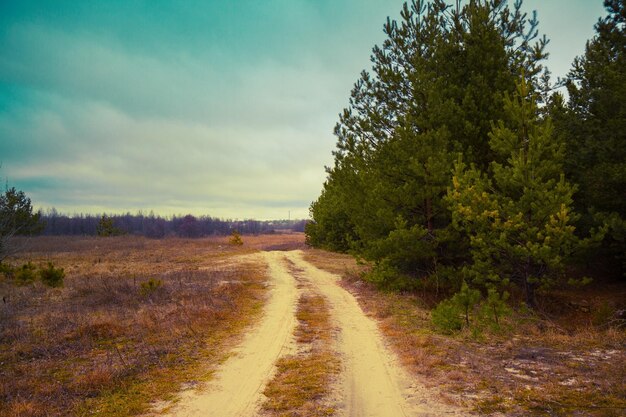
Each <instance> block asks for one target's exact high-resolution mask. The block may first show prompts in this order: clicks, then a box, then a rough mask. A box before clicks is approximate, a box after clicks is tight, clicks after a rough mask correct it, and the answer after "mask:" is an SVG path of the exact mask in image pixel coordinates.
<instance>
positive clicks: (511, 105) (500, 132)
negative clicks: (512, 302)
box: [447, 77, 577, 306]
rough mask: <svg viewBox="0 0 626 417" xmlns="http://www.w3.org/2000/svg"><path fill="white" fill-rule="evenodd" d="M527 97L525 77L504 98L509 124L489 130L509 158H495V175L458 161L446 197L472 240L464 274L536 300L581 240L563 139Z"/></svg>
mask: <svg viewBox="0 0 626 417" xmlns="http://www.w3.org/2000/svg"><path fill="white" fill-rule="evenodd" d="M529 97H531V94H530V91H529V88H528V84H527V82H526V80H525V79H524V78H523V77H522V80H521V82H520V83H519V85H518V88H517V92H516V94H515V95H514V96H513V97H509V96H508V95H506V96H505V99H504V110H505V115H506V117H507V119H508V120H509V123H510V126H507V125H505V123H504V122H502V121H500V122H498V123H497V124H494V127H493V130H492V132H491V134H490V135H489V137H490V140H489V145H490V147H491V149H492V151H493V152H494V153H495V154H497V156H498V160H503V161H505V162H503V163H500V162H496V161H494V162H492V163H491V165H490V169H491V172H492V177H493V178H492V179H491V178H489V177H488V175H487V173H486V172H484V171H482V170H481V169H479V168H478V167H477V166H475V165H471V166H470V168H467V166H466V165H465V164H464V163H463V162H462V161H459V162H458V163H457V164H456V169H455V175H454V178H453V186H452V187H451V188H450V190H449V192H448V196H447V200H448V202H449V203H450V205H451V208H452V216H453V220H454V223H455V225H456V227H457V228H459V229H461V230H463V231H464V232H465V233H467V234H468V235H469V236H470V240H471V254H472V263H471V265H470V266H469V267H468V268H465V271H464V272H465V274H466V277H467V278H469V279H470V280H471V281H472V283H474V284H475V285H481V286H485V287H487V288H494V287H497V286H501V285H507V284H508V283H509V282H513V283H515V284H518V285H519V286H520V287H521V288H522V289H523V290H524V291H525V294H526V301H527V303H528V304H529V305H531V306H532V305H534V303H535V290H536V289H537V288H539V287H541V286H547V285H550V284H552V283H553V282H554V279H555V278H556V276H557V275H558V273H559V271H560V270H561V268H562V267H563V264H564V260H565V259H566V257H567V256H568V255H569V254H571V252H572V250H573V249H574V247H575V245H576V243H577V238H576V236H575V235H574V230H575V228H574V226H573V225H572V222H573V221H575V220H576V215H575V214H574V213H573V212H572V194H573V192H574V187H573V186H572V185H570V184H569V183H568V182H567V181H565V178H564V175H563V173H562V164H563V156H564V146H563V143H562V142H561V141H560V140H559V138H558V136H555V135H554V134H553V126H552V122H551V120H550V119H545V120H540V119H539V117H538V109H537V106H536V104H535V103H534V100H533V99H532V98H529Z"/></svg>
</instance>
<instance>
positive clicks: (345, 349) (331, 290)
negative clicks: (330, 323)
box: [285, 251, 463, 417]
mask: <svg viewBox="0 0 626 417" xmlns="http://www.w3.org/2000/svg"><path fill="white" fill-rule="evenodd" d="M285 256H286V257H287V258H288V259H289V260H291V261H292V262H293V263H294V265H295V266H296V267H297V268H298V269H301V270H302V271H303V272H304V273H303V275H304V276H306V277H307V279H308V280H309V281H310V282H311V283H312V284H313V285H314V286H315V287H316V288H317V289H318V290H319V292H320V294H322V295H323V296H324V297H326V298H327V299H328V301H329V303H330V305H331V311H332V315H333V317H334V319H335V320H336V321H337V323H338V326H339V329H340V332H339V334H340V337H339V340H338V345H337V347H338V350H339V353H340V354H341V357H342V360H343V364H344V372H343V374H342V379H343V381H342V386H343V387H342V388H343V398H344V407H343V410H342V411H341V413H340V415H342V416H346V417H403V416H405V417H409V416H410V417H435V416H461V415H463V414H462V413H461V412H459V410H456V409H454V408H452V407H448V406H446V405H443V404H440V403H438V402H435V401H433V400H432V398H431V397H430V395H429V393H427V392H426V390H425V388H424V387H422V386H420V385H419V384H417V383H415V381H414V380H412V379H411V378H410V376H409V375H408V373H407V372H406V371H405V370H404V369H403V368H402V367H401V366H400V365H399V363H398V360H397V358H396V355H395V354H394V353H393V352H392V351H391V350H389V348H387V347H386V346H385V343H384V340H383V337H382V335H381V333H380V331H379V329H378V326H377V324H376V322H375V321H374V320H373V319H371V318H369V317H367V316H366V315H365V314H364V313H363V310H362V309H361V307H360V306H359V304H358V302H357V300H356V298H355V297H354V296H353V295H352V294H351V293H350V292H348V291H347V290H345V289H344V288H342V287H340V286H339V285H338V283H337V281H338V280H339V277H338V276H337V275H334V274H331V273H329V272H326V271H323V270H320V269H318V268H316V267H315V266H313V265H311V264H310V263H308V262H306V261H305V260H304V259H303V258H302V252H301V251H293V252H289V253H287V254H286V255H285Z"/></svg>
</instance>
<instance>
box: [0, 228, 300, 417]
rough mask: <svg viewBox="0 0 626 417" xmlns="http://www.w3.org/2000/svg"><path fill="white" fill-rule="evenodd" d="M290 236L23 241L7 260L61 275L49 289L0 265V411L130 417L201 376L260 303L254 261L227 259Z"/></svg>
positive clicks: (260, 271) (286, 241) (261, 274)
mask: <svg viewBox="0 0 626 417" xmlns="http://www.w3.org/2000/svg"><path fill="white" fill-rule="evenodd" d="M301 242H302V236H301V235H295V236H289V235H274V236H271V235H270V236H263V237H244V245H242V246H234V245H229V244H228V238H209V239H193V240H184V239H174V238H172V239H164V240H149V239H145V238H140V237H132V236H122V237H111V238H95V237H72V238H67V237H39V238H35V239H32V240H31V241H30V242H29V245H28V249H27V251H25V252H22V253H21V254H20V255H19V257H17V258H12V259H10V260H9V261H8V263H10V264H12V265H14V266H19V265H21V264H24V263H26V262H32V263H33V264H34V265H36V266H43V265H45V264H47V262H49V261H50V262H53V263H54V265H55V266H56V267H61V268H63V269H64V270H65V274H66V277H65V280H64V286H63V287H62V288H49V287H46V286H44V285H43V284H41V283H37V282H36V283H34V284H29V285H23V286H17V285H15V284H14V283H13V282H12V281H11V280H9V279H7V278H6V277H4V278H2V275H1V274H0V295H1V296H2V298H3V302H2V305H1V306H0V415H2V416H6V417H17V416H50V415H59V416H61V415H63V416H69V415H78V416H81V415H90V416H121V415H136V414H140V413H142V412H145V411H146V410H147V409H148V407H149V406H150V402H151V401H153V400H158V399H165V398H169V397H170V396H171V394H173V393H175V392H177V391H178V390H179V389H180V388H181V386H183V387H184V386H190V385H193V384H195V381H197V380H199V379H202V378H206V377H207V375H209V374H210V373H211V369H212V366H213V365H215V364H216V363H217V362H219V361H220V360H221V359H223V357H224V352H226V351H227V349H226V347H227V346H228V345H229V343H232V341H233V339H234V338H236V337H237V335H239V334H240V333H241V332H242V331H243V329H244V328H245V326H247V325H249V324H251V323H252V322H253V321H254V320H255V317H256V316H257V315H258V313H259V311H260V307H261V306H262V304H263V299H264V293H265V288H264V282H265V278H266V277H265V269H264V268H265V266H263V265H256V264H254V263H251V262H249V261H244V262H241V261H236V262H235V261H233V259H234V257H236V256H239V255H244V254H246V253H250V252H253V251H256V250H259V249H263V248H271V247H273V246H277V245H279V246H280V245H282V246H283V247H284V246H285V245H287V246H290V245H291V246H298V245H299V244H301ZM200 363H201V364H202V366H197V365H198V364H200Z"/></svg>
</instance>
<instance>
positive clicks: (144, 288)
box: [139, 278, 163, 297]
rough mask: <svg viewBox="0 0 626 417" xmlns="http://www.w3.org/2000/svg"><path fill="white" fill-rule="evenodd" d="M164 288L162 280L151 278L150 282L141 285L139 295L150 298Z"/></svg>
mask: <svg viewBox="0 0 626 417" xmlns="http://www.w3.org/2000/svg"><path fill="white" fill-rule="evenodd" d="M162 286H163V281H161V280H160V279H154V278H150V279H149V280H148V281H145V282H142V283H141V284H139V293H140V294H141V295H142V296H144V297H148V296H150V295H151V294H153V293H154V292H155V291H157V290H158V289H159V288H161V287H162Z"/></svg>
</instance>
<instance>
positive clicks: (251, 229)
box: [39, 209, 305, 239]
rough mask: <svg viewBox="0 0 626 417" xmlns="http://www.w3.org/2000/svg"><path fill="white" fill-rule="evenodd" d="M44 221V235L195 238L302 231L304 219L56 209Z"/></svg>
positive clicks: (41, 218)
mask: <svg viewBox="0 0 626 417" xmlns="http://www.w3.org/2000/svg"><path fill="white" fill-rule="evenodd" d="M39 220H40V221H41V222H42V223H43V224H44V228H43V232H42V234H43V235H47V236H58V235H87V236H95V235H114V234H132V235H141V236H146V237H149V238H156V239H158V238H163V237H167V236H178V237H187V238H196V237H203V236H214V235H224V236H225V235H230V234H231V233H232V232H233V231H234V230H236V231H238V232H239V233H241V234H246V235H254V234H266V233H274V232H279V231H284V230H293V231H299V232H302V231H304V226H305V220H272V221H260V220H224V219H219V218H216V217H210V216H193V215H191V214H188V215H185V216H176V215H174V216H171V217H161V216H158V215H155V214H153V213H149V214H143V213H141V212H139V213H137V214H130V213H126V214H111V215H94V214H76V215H71V216H70V215H67V214H61V213H58V212H57V211H56V210H54V209H52V210H48V211H46V212H40V213H39Z"/></svg>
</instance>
